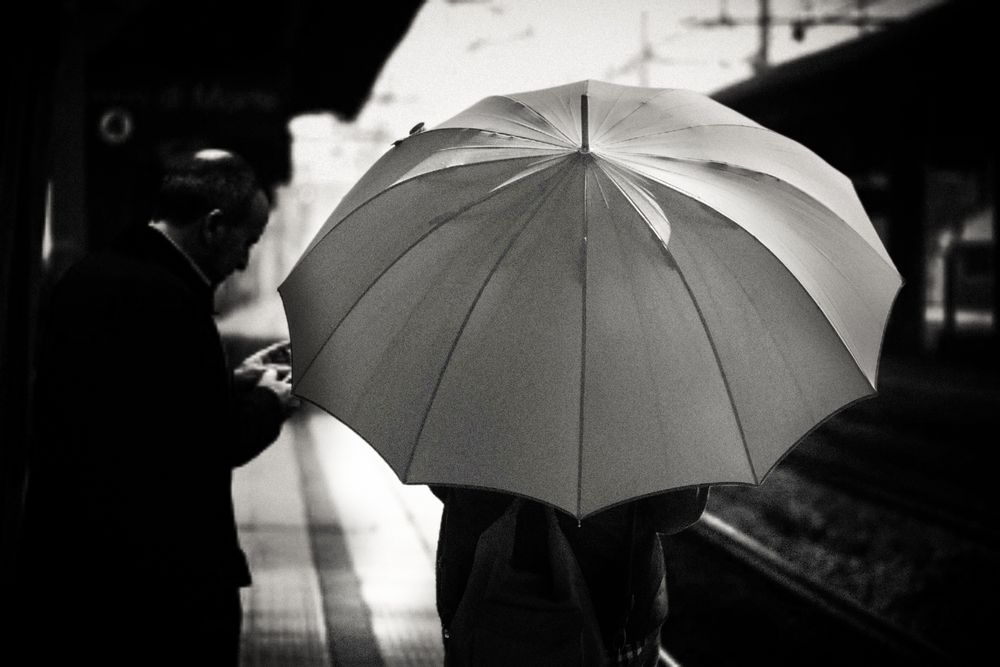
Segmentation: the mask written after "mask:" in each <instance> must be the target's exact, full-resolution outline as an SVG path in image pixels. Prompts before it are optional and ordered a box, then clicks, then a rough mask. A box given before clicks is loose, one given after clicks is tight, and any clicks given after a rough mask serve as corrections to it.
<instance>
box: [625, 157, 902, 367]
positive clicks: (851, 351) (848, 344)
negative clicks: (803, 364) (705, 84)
mask: <svg viewBox="0 0 1000 667" xmlns="http://www.w3.org/2000/svg"><path fill="white" fill-rule="evenodd" d="M606 157H608V156H606ZM608 160H609V161H611V162H617V161H618V160H616V159H615V158H611V157H608ZM622 166H624V165H622ZM742 171H743V172H745V173H749V174H753V173H755V172H753V171H750V170H742ZM723 173H724V172H723ZM768 176H769V177H770V178H774V180H775V181H777V182H779V183H782V184H785V185H786V186H787V187H790V188H793V189H795V190H796V191H797V192H799V193H801V194H802V195H803V196H804V197H805V198H807V199H808V200H809V201H811V202H813V203H815V205H816V206H818V207H820V208H822V209H823V210H825V211H827V212H829V213H830V214H832V215H833V216H835V217H838V218H839V217H840V216H838V215H837V214H836V213H835V212H834V211H832V210H831V209H830V208H829V207H827V206H826V205H824V204H823V203H822V202H820V201H819V200H817V199H815V198H814V197H812V196H811V195H809V194H808V193H806V192H803V191H802V190H800V189H799V188H796V187H795V186H794V185H792V184H790V183H786V182H785V181H782V180H781V179H779V178H776V177H773V176H770V175H769V174H768ZM646 177H647V178H650V179H651V180H652V181H654V182H656V183H659V184H660V185H662V186H663V187H666V188H669V189H670V190H673V191H675V192H678V193H680V194H681V195H684V196H685V197H690V198H691V199H694V200H695V201H698V202H700V203H702V204H703V205H705V206H707V207H709V208H710V209H712V210H713V211H715V212H716V213H718V214H719V215H721V216H723V217H725V218H726V219H727V220H730V221H731V222H733V224H735V225H737V226H739V227H741V228H743V229H745V228H744V227H743V226H742V225H740V224H739V223H738V222H736V221H735V220H733V219H732V218H731V217H730V216H728V215H726V214H725V213H723V212H722V211H720V210H719V209H718V208H717V207H716V206H713V205H712V204H710V203H708V202H706V201H704V200H703V199H702V198H701V197H699V196H697V195H694V194H691V193H689V192H687V191H685V190H683V189H681V188H679V187H678V186H676V185H673V184H670V183H667V182H665V181H663V180H661V179H657V178H652V177H650V176H646ZM847 226H848V227H850V228H851V230H852V231H853V232H854V234H855V235H856V236H857V237H858V238H859V239H861V240H862V241H863V247H864V248H866V249H867V250H868V251H870V252H873V253H875V254H876V255H879V253H878V251H877V250H876V249H875V248H873V247H872V246H871V244H869V243H868V242H867V240H866V239H865V238H864V237H863V236H861V234H860V233H859V232H858V231H857V230H856V229H854V228H853V227H851V225H847ZM748 233H749V232H748ZM751 236H753V234H751ZM754 238H756V237H754ZM757 240H758V241H760V239H757ZM775 242H776V243H780V241H778V240H776V241H775ZM761 244H762V245H764V247H765V248H767V249H768V251H769V252H771V254H772V255H775V257H776V258H777V259H778V261H779V262H781V263H782V264H785V262H784V261H782V260H781V258H780V257H778V255H777V254H776V253H775V252H774V250H773V249H771V248H769V247H768V246H767V245H765V244H763V242H761ZM782 245H784V244H782ZM810 245H811V247H813V249H815V250H816V252H818V253H819V254H821V255H822V256H823V257H824V258H826V259H827V262H828V264H829V265H830V266H831V267H832V268H833V270H835V271H837V272H838V273H839V274H840V275H841V276H843V277H844V279H845V281H847V282H848V283H850V281H849V280H847V275H846V274H845V273H844V271H843V270H842V269H841V268H840V266H839V265H838V264H837V263H836V262H833V261H831V260H830V258H829V256H828V255H827V254H826V253H825V252H824V251H823V250H822V248H819V247H817V246H815V245H814V244H810ZM879 259H881V256H879ZM786 266H787V264H786ZM894 271H895V270H894ZM792 275H793V277H795V278H796V280H797V281H798V283H799V284H800V285H802V280H800V279H799V278H798V277H797V276H795V274H792ZM896 275H897V276H898V275H899V274H898V271H896ZM802 288H803V289H805V285H802ZM816 289H817V290H818V291H819V292H820V293H821V294H822V295H823V296H824V297H826V300H827V301H828V302H830V303H832V302H833V300H832V299H830V298H828V297H827V295H828V294H829V292H828V290H827V289H826V288H825V287H823V285H821V284H817V285H816ZM806 291H807V292H808V291H809V290H806ZM811 294H812V292H810V295H811ZM812 301H813V303H814V305H815V306H816V308H818V309H819V310H820V312H821V313H822V314H823V316H824V317H826V319H827V320H828V321H829V322H830V326H831V327H833V330H834V332H835V333H836V334H837V337H838V338H840V340H841V342H842V343H843V345H844V347H845V348H846V349H847V351H848V353H849V354H850V355H851V358H853V359H854V361H855V363H856V364H857V365H858V366H859V368H860V367H862V363H861V361H860V359H859V355H860V351H859V350H857V349H856V348H857V346H856V345H855V344H854V343H852V342H851V341H848V340H847V339H846V338H845V336H846V335H847V334H846V333H843V332H841V331H840V329H838V327H837V326H836V324H834V322H833V321H832V320H831V319H830V316H828V315H827V313H826V311H825V310H824V309H823V307H822V306H821V305H820V304H819V302H817V301H816V299H815V298H814V299H812ZM861 304H862V306H863V307H864V308H865V310H867V311H868V312H869V314H870V315H871V316H872V317H876V318H877V317H879V314H878V313H877V312H875V311H873V310H872V305H871V304H870V303H869V302H867V301H865V300H861ZM862 373H864V369H863V368H862Z"/></svg>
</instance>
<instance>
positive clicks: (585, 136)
mask: <svg viewBox="0 0 1000 667" xmlns="http://www.w3.org/2000/svg"><path fill="white" fill-rule="evenodd" d="M588 107H589V103H588V100H587V96H586V95H580V137H581V144H580V152H581V153H584V154H586V153H589V152H590V128H589V127H588V125H589V124H590V109H589V108H588Z"/></svg>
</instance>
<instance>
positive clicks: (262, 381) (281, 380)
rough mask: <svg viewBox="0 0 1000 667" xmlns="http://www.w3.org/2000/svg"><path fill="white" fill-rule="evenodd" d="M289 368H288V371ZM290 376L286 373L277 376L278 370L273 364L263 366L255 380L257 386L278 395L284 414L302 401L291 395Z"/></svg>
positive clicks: (293, 410)
mask: <svg viewBox="0 0 1000 667" xmlns="http://www.w3.org/2000/svg"><path fill="white" fill-rule="evenodd" d="M290 370H291V369H289V371H290ZM291 380H292V378H291V374H290V372H289V374H286V375H285V376H284V377H279V376H278V370H277V369H276V368H275V367H274V366H270V367H265V369H264V371H263V372H262V373H261V375H260V378H259V379H258V380H257V386H258V387H263V388H264V389H267V390H268V391H272V392H274V395H275V396H277V397H278V400H279V401H280V402H281V408H282V410H283V411H284V413H285V416H286V417H287V416H289V415H290V414H292V413H293V412H295V410H296V409H297V408H298V407H299V406H300V405H301V404H302V402H301V401H300V400H299V399H298V398H297V397H295V396H293V395H292V381H291Z"/></svg>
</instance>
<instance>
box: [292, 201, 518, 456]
mask: <svg viewBox="0 0 1000 667" xmlns="http://www.w3.org/2000/svg"><path fill="white" fill-rule="evenodd" d="M383 192H384V191H383ZM501 192H503V188H497V189H495V190H491V191H490V192H489V193H488V194H487V195H486V196H485V197H483V198H482V199H478V200H476V201H474V202H472V203H470V204H469V205H467V206H463V207H462V208H460V209H458V210H456V211H455V212H454V213H452V214H450V215H448V216H446V217H444V218H442V219H441V220H439V221H438V222H437V223H436V224H434V225H433V226H432V227H431V228H430V229H428V230H427V231H426V232H424V233H423V234H421V235H420V237H419V238H417V239H416V240H415V241H414V242H413V243H411V244H410V245H409V246H408V247H407V248H406V249H405V250H403V252H401V253H400V254H399V256H398V257H396V259H394V260H392V261H391V262H390V263H389V264H388V265H387V266H386V267H385V268H384V269H383V270H382V271H381V272H380V273H379V274H378V275H377V276H376V277H375V278H374V279H373V280H372V281H371V283H369V285H368V287H366V288H365V289H364V291H362V292H361V294H359V295H358V298H357V299H355V300H354V303H352V304H351V306H350V307H349V308H348V309H347V310H346V311H344V314H343V316H342V317H341V318H340V319H339V320H337V323H336V324H335V325H334V326H333V327H331V328H330V333H329V334H328V335H327V337H326V340H324V341H323V344H322V345H320V346H319V347H318V348H317V349H316V354H315V355H313V358H312V359H310V360H309V363H308V364H306V367H305V368H304V369H303V371H302V374H301V376H300V381H301V378H304V377H305V376H306V374H307V373H308V372H309V370H310V369H311V368H312V365H313V364H314V363H315V362H316V359H318V358H319V355H320V353H321V352H322V351H323V348H324V347H326V345H327V343H329V342H330V339H331V338H333V334H335V333H336V332H337V329H339V328H340V325H341V324H343V323H344V320H346V319H347V317H348V316H349V315H350V314H351V312H352V311H353V310H354V309H355V308H356V307H357V305H358V304H359V303H361V300H362V299H364V298H365V296H367V295H368V292H370V291H371V289H372V287H374V286H375V284H376V283H378V281H379V280H381V278H382V276H384V275H385V274H386V273H388V272H389V271H390V270H392V267H394V266H395V265H396V264H398V263H399V261H400V260H401V259H403V258H404V257H406V255H407V254H409V252H410V251H411V250H413V249H414V248H416V247H417V246H418V245H420V244H421V243H422V242H423V241H424V240H425V239H427V237H429V236H430V235H431V234H433V233H434V232H436V231H437V230H439V229H440V228H441V227H443V226H444V225H445V224H446V223H448V222H450V221H451V220H454V219H455V218H457V217H458V216H460V215H462V214H463V213H465V212H466V211H468V210H470V209H473V208H475V207H476V206H479V205H480V204H483V203H485V202H487V201H489V200H490V199H492V198H493V197H495V196H497V195H498V194H500V193H501ZM372 199H374V197H372ZM369 201H371V200H369ZM358 208H360V206H359V207H358ZM357 210H358V209H355V210H354V211H352V212H351V213H354V212H355V211H357ZM338 224H339V223H338ZM477 298H478V297H477ZM421 428H422V427H421ZM407 469H409V466H407Z"/></svg>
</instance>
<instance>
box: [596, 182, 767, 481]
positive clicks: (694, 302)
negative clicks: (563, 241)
mask: <svg viewBox="0 0 1000 667" xmlns="http://www.w3.org/2000/svg"><path fill="white" fill-rule="evenodd" d="M608 166H610V165H608ZM601 169H602V171H604V173H605V175H607V177H608V179H609V180H610V181H611V182H612V183H614V185H615V187H616V188H618V191H619V192H620V193H621V195H622V196H623V197H625V199H626V200H627V201H628V202H629V204H631V205H632V208H634V209H635V211H636V213H638V214H639V217H640V218H641V219H642V221H643V222H644V223H645V224H646V227H648V228H649V230H650V231H651V232H652V233H653V236H655V237H656V238H657V239H658V240H659V241H660V249H661V251H662V252H663V253H664V254H665V255H667V256H668V257H669V258H670V260H671V261H672V262H674V263H675V264H676V263H677V260H676V259H674V257H673V253H671V252H670V250H669V249H668V248H667V245H666V244H665V243H664V242H663V239H661V238H660V235H659V234H658V233H657V231H656V229H655V228H654V227H653V225H652V223H650V221H649V220H648V219H647V218H646V216H645V215H643V213H642V209H641V208H639V206H638V205H637V204H636V203H635V202H634V201H633V200H632V197H630V196H629V194H628V192H626V191H625V189H624V188H623V187H622V185H621V183H619V182H618V179H617V178H616V177H615V175H614V173H612V172H613V171H617V170H608V169H605V165H603V164H602V165H601ZM677 275H678V277H679V278H680V280H681V284H682V285H683V286H684V291H685V292H687V295H688V299H689V300H690V301H691V304H692V305H693V306H694V309H695V312H696V313H698V320H699V321H700V322H701V327H702V330H703V331H704V332H705V337H706V338H707V339H708V344H709V347H711V348H712V356H713V357H714V358H715V367H716V368H718V369H719V376H720V377H721V378H722V384H723V386H724V387H725V388H726V396H727V397H728V398H729V405H730V406H731V407H732V409H733V417H734V418H735V419H736V427H737V428H738V429H739V432H740V442H741V443H742V444H743V451H744V453H745V454H746V459H747V464H748V465H749V466H750V474H751V475H753V480H754V483H755V484H756V483H759V477H758V476H757V470H756V468H755V467H754V464H753V458H752V457H751V456H750V446H749V444H748V443H747V436H746V431H745V430H744V429H743V420H742V419H741V418H740V411H739V409H738V408H737V407H736V399H735V398H734V397H733V390H732V387H730V386H729V378H727V377H726V373H725V370H724V369H723V368H722V359H721V358H720V356H719V349H718V347H717V346H716V344H715V338H714V337H713V336H712V332H711V330H710V329H709V326H708V322H707V321H706V320H705V314H704V313H703V312H702V310H701V306H699V305H698V300H697V299H696V298H695V297H694V292H692V291H691V285H690V284H688V281H687V278H685V277H684V272H683V271H678V272H677Z"/></svg>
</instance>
